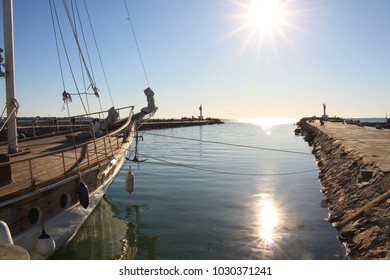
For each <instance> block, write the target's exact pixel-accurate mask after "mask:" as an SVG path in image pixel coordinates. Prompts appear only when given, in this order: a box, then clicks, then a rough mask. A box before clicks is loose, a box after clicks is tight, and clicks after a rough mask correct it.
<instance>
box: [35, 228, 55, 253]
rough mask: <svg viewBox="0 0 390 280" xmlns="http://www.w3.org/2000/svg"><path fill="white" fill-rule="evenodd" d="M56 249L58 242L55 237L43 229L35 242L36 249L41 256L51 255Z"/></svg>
mask: <svg viewBox="0 0 390 280" xmlns="http://www.w3.org/2000/svg"><path fill="white" fill-rule="evenodd" d="M55 249H56V242H55V241H54V239H53V238H52V237H51V236H50V235H48V234H47V233H46V231H45V230H42V234H41V235H40V236H39V237H38V240H37V242H36V243H35V251H36V252H37V253H38V254H40V255H41V256H49V255H50V254H52V253H53V252H54V250H55Z"/></svg>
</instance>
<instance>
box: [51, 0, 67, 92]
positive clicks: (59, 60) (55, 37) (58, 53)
mask: <svg viewBox="0 0 390 280" xmlns="http://www.w3.org/2000/svg"><path fill="white" fill-rule="evenodd" d="M53 4H54V0H53ZM49 5H50V14H51V21H52V24H53V31H54V39H55V41H56V48H57V57H58V63H59V66H60V72H61V79H62V85H63V87H64V91H65V80H64V71H63V70H62V63H61V56H60V48H59V46H58V38H57V31H56V30H57V29H56V25H55V21H54V15H53V7H52V5H51V0H49Z"/></svg>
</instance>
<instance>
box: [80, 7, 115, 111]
mask: <svg viewBox="0 0 390 280" xmlns="http://www.w3.org/2000/svg"><path fill="white" fill-rule="evenodd" d="M84 6H85V10H86V12H87V17H88V21H89V25H90V28H91V32H92V36H93V39H94V42H95V47H96V51H97V54H98V57H99V61H100V66H101V67H102V71H103V76H104V79H105V81H106V86H107V89H108V93H109V95H110V99H111V103H112V106H113V107H115V106H114V100H113V98H112V94H111V89H110V85H109V84H108V79H107V75H106V70H105V68H104V65H103V60H102V56H101V55H100V49H99V46H98V43H97V40H96V36H95V31H94V29H93V25H92V21H91V17H90V16H89V10H88V7H87V3H86V2H85V0H84Z"/></svg>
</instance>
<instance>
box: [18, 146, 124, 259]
mask: <svg viewBox="0 0 390 280" xmlns="http://www.w3.org/2000/svg"><path fill="white" fill-rule="evenodd" d="M123 151H124V152H122V153H119V154H117V155H116V156H115V157H114V158H111V159H110V160H108V161H107V162H105V163H103V164H101V165H100V168H94V169H92V170H89V171H87V172H84V174H83V175H82V178H83V180H84V179H85V181H87V186H88V185H89V186H88V187H89V188H90V189H92V191H91V192H90V193H89V205H88V207H87V208H84V207H83V206H82V205H81V204H80V203H79V202H77V203H75V204H73V205H71V203H70V201H69V202H67V204H68V205H66V207H64V209H62V210H61V211H60V212H59V213H58V214H55V215H54V216H52V217H49V218H46V219H44V228H45V231H46V232H47V234H49V235H50V236H51V238H53V240H54V241H55V250H54V251H53V252H51V254H50V255H52V254H53V253H55V252H56V251H58V250H59V249H60V248H62V247H63V246H64V245H66V243H67V242H68V241H69V240H71V239H72V237H73V236H74V235H75V234H76V233H77V231H78V229H79V228H80V226H81V225H82V224H83V223H84V222H85V221H86V219H87V218H88V216H89V215H90V214H91V212H92V211H93V210H94V209H95V207H96V206H97V205H98V204H99V202H100V200H101V199H102V197H103V196H104V194H105V193H106V192H107V189H108V187H109V186H110V184H111V183H112V181H113V180H114V179H115V177H116V176H117V174H118V173H119V171H120V169H121V167H122V166H123V164H124V162H125V159H126V154H125V151H127V149H123ZM91 178H95V180H91ZM79 180H80V179H79V178H78V177H76V178H71V179H70V180H69V179H68V180H65V181H63V182H60V184H59V186H58V187H56V186H55V187H54V189H55V190H58V192H61V193H62V194H63V193H64V190H65V189H69V188H71V189H75V187H74V186H75V185H77V184H78V183H79ZM57 185H58V183H57ZM67 195H68V197H70V198H71V199H75V197H76V196H75V194H70V193H68V194H67ZM53 196H56V197H59V196H60V194H54V193H53V195H52V197H53ZM72 197H73V198H72ZM58 203H61V201H59V202H58ZM41 233H42V227H41V224H38V223H37V225H36V226H34V227H31V228H30V229H28V230H27V231H24V232H22V233H20V234H18V235H16V236H14V237H13V239H14V243H15V244H16V245H19V246H21V247H23V248H25V249H26V250H27V251H28V252H29V254H30V258H31V259H46V258H48V257H49V256H50V255H46V256H42V255H40V254H39V253H38V252H37V251H36V249H35V245H36V242H37V240H38V238H39V236H40V235H41Z"/></svg>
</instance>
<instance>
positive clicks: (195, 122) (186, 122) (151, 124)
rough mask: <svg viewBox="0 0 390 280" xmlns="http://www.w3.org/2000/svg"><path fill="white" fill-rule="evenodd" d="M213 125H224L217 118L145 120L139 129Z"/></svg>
mask: <svg viewBox="0 0 390 280" xmlns="http://www.w3.org/2000/svg"><path fill="white" fill-rule="evenodd" d="M212 124H223V122H222V121H221V120H220V119H216V118H207V119H192V118H182V119H151V120H145V121H144V122H143V123H142V125H141V126H140V128H139V129H140V130H149V129H164V128H175V127H185V126H199V125H212Z"/></svg>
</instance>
